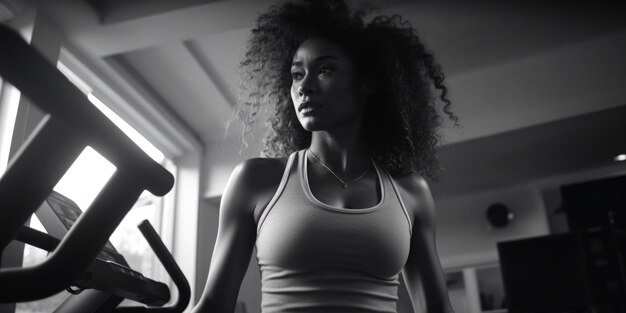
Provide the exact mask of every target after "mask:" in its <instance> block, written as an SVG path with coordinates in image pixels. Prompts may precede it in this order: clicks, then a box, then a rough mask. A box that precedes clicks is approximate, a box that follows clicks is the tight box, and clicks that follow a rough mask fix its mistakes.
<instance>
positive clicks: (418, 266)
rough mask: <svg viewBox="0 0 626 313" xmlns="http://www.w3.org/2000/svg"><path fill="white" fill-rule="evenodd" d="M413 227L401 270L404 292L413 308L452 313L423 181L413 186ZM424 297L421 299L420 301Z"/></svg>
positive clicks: (428, 196) (427, 192)
mask: <svg viewBox="0 0 626 313" xmlns="http://www.w3.org/2000/svg"><path fill="white" fill-rule="evenodd" d="M412 185H413V186H412V189H413V193H412V195H413V197H415V198H414V199H415V201H413V202H414V207H413V209H414V224H413V232H412V236H411V249H410V252H409V258H408V260H407V263H406V265H405V267H404V270H403V278H404V280H405V284H406V286H407V290H408V292H409V294H410V295H411V299H412V300H413V306H414V308H417V305H418V304H419V305H423V302H425V305H426V307H427V311H428V312H451V311H452V309H451V306H450V300H449V297H448V292H447V288H446V284H445V279H444V275H443V271H442V269H441V263H440V261H439V256H438V254H437V247H436V240H435V232H436V230H435V224H436V222H435V207H434V203H433V199H432V195H431V193H430V189H429V188H428V185H427V184H426V182H425V181H424V180H423V179H421V178H420V179H416V180H415V182H414V183H413V184H412ZM421 296H423V297H424V298H423V299H420V298H421Z"/></svg>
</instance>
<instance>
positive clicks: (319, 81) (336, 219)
mask: <svg viewBox="0 0 626 313" xmlns="http://www.w3.org/2000/svg"><path fill="white" fill-rule="evenodd" d="M364 14H365V12H354V11H352V10H350V9H349V8H348V7H347V6H346V4H345V3H343V2H342V1H340V0H337V1H312V0H311V1H305V2H301V3H287V4H284V5H282V6H274V7H272V8H271V9H270V10H269V11H268V12H267V13H265V14H262V15H261V16H260V17H259V19H258V22H257V25H256V27H255V28H254V29H253V30H252V37H251V39H250V41H249V44H248V52H247V54H246V56H245V59H244V61H243V62H242V68H243V69H244V71H243V73H244V74H245V77H244V83H245V84H244V86H243V87H244V90H245V91H246V92H247V93H248V95H247V97H245V99H246V101H245V102H244V103H243V104H242V105H241V106H240V111H239V112H240V116H241V117H244V120H245V121H247V123H248V127H250V124H252V122H253V120H252V119H250V118H253V117H254V116H255V115H256V112H257V111H258V110H259V109H260V108H261V106H262V105H263V104H266V103H268V104H272V105H273V106H274V107H275V115H274V116H273V117H272V118H271V119H270V121H269V125H271V128H272V133H271V134H270V135H269V137H267V138H266V141H265V145H266V149H265V153H266V155H269V156H272V157H271V158H257V159H250V160H247V161H245V162H243V163H242V164H240V165H239V166H237V168H236V169H235V170H234V172H233V174H232V176H231V178H230V180H229V182H228V184H227V186H226V189H225V191H224V193H223V196H222V202H221V208H220V218H219V228H218V235H217V241H216V243H215V247H214V251H213V257H212V260H211V267H210V271H209V275H208V280H207V284H206V288H205V290H204V293H203V295H202V298H201V300H200V302H199V303H198V305H197V306H196V308H195V310H194V312H233V309H234V306H235V303H236V299H237V294H238V290H239V287H240V284H241V280H242V278H243V276H244V274H245V272H246V269H247V266H248V262H249V260H250V257H251V252H252V251H253V247H254V246H255V245H256V248H257V255H256V257H257V260H258V263H259V266H260V269H261V292H262V312H263V313H268V312H296V311H297V312H396V301H397V291H398V290H397V289H398V286H399V278H400V275H402V277H403V279H404V281H405V284H406V286H407V290H408V292H409V294H410V296H411V301H412V303H413V307H414V310H415V311H416V312H422V311H423V310H424V309H426V311H427V312H430V313H435V312H452V308H451V306H450V302H449V300H448V295H447V291H446V288H445V283H444V279H443V274H442V271H441V266H440V264H439V260H438V256H437V253H436V249H435V239H434V238H435V237H434V236H435V229H434V226H435V221H434V207H433V201H432V197H431V194H430V191H429V189H428V185H427V183H426V181H425V179H424V178H423V177H427V178H434V174H435V170H436V168H437V162H436V155H435V144H436V143H437V135H436V132H435V130H436V128H437V127H438V126H439V124H440V123H441V121H440V120H441V119H440V117H439V115H438V108H437V102H438V101H437V100H442V101H443V102H444V105H443V112H445V113H446V114H447V115H448V116H449V117H450V118H451V119H452V120H454V121H455V122H456V116H454V115H453V114H452V113H450V112H449V106H450V102H449V101H448V100H447V98H446V91H447V89H446V87H445V86H443V74H442V73H441V71H440V69H439V67H438V65H437V64H436V63H435V62H434V60H433V57H432V55H431V54H430V53H429V52H428V51H427V50H426V49H425V47H424V45H423V44H422V43H421V42H420V40H419V38H418V37H417V36H416V35H415V33H414V30H413V29H412V28H411V27H410V25H408V23H405V22H403V21H402V20H401V18H400V17H398V16H394V17H391V18H388V17H377V18H375V19H373V20H372V21H371V22H370V23H368V24H365V23H364V22H363V16H364ZM435 93H437V94H439V96H436V95H435Z"/></svg>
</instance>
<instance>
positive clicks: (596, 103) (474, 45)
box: [33, 0, 626, 196]
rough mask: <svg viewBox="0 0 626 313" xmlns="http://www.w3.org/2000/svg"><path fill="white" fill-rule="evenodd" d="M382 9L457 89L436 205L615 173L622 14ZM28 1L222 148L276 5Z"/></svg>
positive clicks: (458, 5) (505, 6)
mask: <svg viewBox="0 0 626 313" xmlns="http://www.w3.org/2000/svg"><path fill="white" fill-rule="evenodd" d="M351 2H353V3H355V4H358V3H360V2H361V1H351ZM373 2H374V3H375V4H376V5H378V6H379V7H381V8H382V9H381V11H380V13H386V14H389V13H401V14H402V15H403V16H404V17H405V18H407V19H408V20H409V21H410V22H411V23H412V25H413V26H415V27H416V28H417V30H418V33H419V34H420V35H421V36H422V37H423V39H424V40H425V41H426V43H427V45H428V46H429V47H430V48H431V49H432V50H433V51H434V53H435V55H436V56H437V57H438V60H439V62H440V63H441V64H442V66H443V69H444V72H445V73H446V77H447V79H448V85H449V87H450V89H451V99H452V101H453V103H454V110H455V112H456V113H457V114H458V115H459V116H460V122H461V124H462V128H454V127H451V126H450V125H447V124H446V125H445V128H444V130H443V139H444V140H443V141H444V144H443V145H442V148H441V159H442V163H443V165H444V167H445V168H446V169H447V171H446V172H445V174H444V175H443V177H442V179H441V181H440V182H439V183H437V184H435V185H434V188H433V189H434V191H435V193H436V195H438V196H451V195H455V194H459V193H464V192H470V191H475V190H480V189H488V188H494V187H497V186H503V185H508V184H515V183H520V182H525V181H532V180H534V179H538V178H541V177H547V176H552V175H558V174H563V173H567V172H575V171H582V170H587V169H591V168H597V167H602V166H610V165H611V162H612V161H611V158H612V157H613V155H614V154H616V153H620V152H621V153H626V142H625V140H624V137H625V136H624V134H626V127H624V125H623V124H626V123H621V121H622V120H626V109H625V107H624V105H626V88H624V87H623V86H624V83H625V82H626V61H625V60H624V57H623V56H624V55H626V18H625V16H624V14H623V11H620V10H618V9H617V7H612V6H606V4H604V5H605V6H598V5H592V4H591V3H590V2H587V3H577V4H567V5H557V4H545V3H543V4H542V3H541V2H530V3H527V2H517V4H512V3H504V2H503V1H471V2H470V1H399V0H396V1H382V0H379V1H373ZM33 3H34V4H36V5H37V6H38V7H39V8H40V9H41V11H42V12H44V13H45V14H46V15H47V16H48V17H49V18H50V19H51V20H52V21H53V23H54V24H56V25H57V26H58V27H59V28H60V29H62V31H63V32H64V33H65V35H66V37H67V39H68V42H69V44H68V45H69V46H70V47H71V49H72V50H74V51H76V52H77V53H79V54H81V55H83V56H86V57H87V58H91V59H92V60H93V61H94V62H96V63H97V64H100V66H105V67H109V68H111V69H114V70H115V71H116V72H118V73H121V75H122V77H126V79H127V81H126V82H125V84H126V85H127V86H130V87H131V88H137V89H141V90H143V91H144V92H146V93H148V94H150V95H151V99H153V102H154V103H153V104H154V105H155V106H158V107H160V108H164V109H166V110H167V111H168V112H170V113H171V114H172V116H174V117H175V118H176V119H177V120H178V121H180V122H181V124H182V125H185V127H186V128H187V129H188V130H189V132H190V133H192V134H194V136H195V137H197V138H198V139H199V140H200V141H201V142H203V143H205V144H209V143H212V142H215V141H218V140H222V139H221V138H223V136H224V129H223V126H224V121H225V120H227V119H228V118H230V114H231V107H232V105H233V104H234V103H235V101H236V99H237V76H236V73H237V64H238V61H239V59H240V57H241V54H242V48H243V46H244V44H245V41H246V38H247V36H248V33H249V30H250V29H251V27H252V25H253V23H254V19H255V16H257V14H258V13H259V12H262V11H264V10H266V9H267V8H268V6H269V5H271V4H272V3H273V2H271V1H252V0H249V1H246V0H228V1H208V0H177V1H168V0H115V1H111V0H83V1H76V0H75V1H69V0H67V1H34V2H33ZM229 138H230V140H233V141H236V140H237V139H236V136H231V137H229Z"/></svg>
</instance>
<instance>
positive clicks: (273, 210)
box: [256, 150, 412, 313]
mask: <svg viewBox="0 0 626 313" xmlns="http://www.w3.org/2000/svg"><path fill="white" fill-rule="evenodd" d="M304 152H305V150H301V151H297V152H294V153H293V154H292V155H291V156H290V157H289V160H288V162H287V166H286V168H285V173H284V174H283V177H282V180H281V182H280V185H279V187H278V190H277V191H276V194H275V195H274V197H273V198H272V200H271V201H270V203H269V204H268V205H267V207H266V208H265V209H264V211H263V212H262V214H261V216H260V217H259V221H258V222H257V240H256V250H257V261H258V264H259V267H260V270H261V297H262V300H261V307H262V312H263V313H272V312H325V313H333V312H342V313H345V312H393V313H395V312H396V302H397V300H398V285H399V275H400V273H401V271H402V269H403V267H404V265H405V263H406V261H407V258H408V255H409V248H410V240H411V230H412V225H411V221H410V218H409V214H408V213H407V211H406V208H405V207H404V205H403V203H402V199H401V198H400V195H399V192H398V189H397V187H396V186H395V184H394V182H393V180H392V178H391V176H390V175H389V174H388V173H387V172H386V171H385V170H384V169H383V168H381V167H379V166H378V165H377V164H376V162H374V168H375V169H376V173H377V176H378V179H379V184H378V185H379V186H380V188H381V190H380V195H381V197H380V202H379V203H378V204H376V205H374V206H372V207H369V208H361V209H349V208H339V207H334V206H331V205H328V204H325V203H322V202H321V201H319V200H318V199H316V198H315V197H314V196H313V194H312V193H311V190H310V187H309V184H308V179H307V162H306V155H305V153H304ZM294 165H296V166H294Z"/></svg>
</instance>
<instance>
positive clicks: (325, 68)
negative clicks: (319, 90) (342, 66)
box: [319, 65, 335, 75]
mask: <svg viewBox="0 0 626 313" xmlns="http://www.w3.org/2000/svg"><path fill="white" fill-rule="evenodd" d="M334 71H335V69H334V68H332V67H330V66H327V65H322V67H320V70H319V73H320V74H324V75H325V74H330V73H332V72H334Z"/></svg>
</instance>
